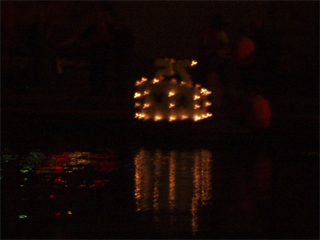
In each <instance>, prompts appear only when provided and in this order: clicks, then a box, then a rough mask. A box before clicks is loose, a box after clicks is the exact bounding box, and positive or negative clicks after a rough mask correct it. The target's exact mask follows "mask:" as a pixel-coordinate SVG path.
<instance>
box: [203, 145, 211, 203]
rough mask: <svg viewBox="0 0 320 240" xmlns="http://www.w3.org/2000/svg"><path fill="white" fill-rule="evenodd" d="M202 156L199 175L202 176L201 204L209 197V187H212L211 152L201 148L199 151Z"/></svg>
mask: <svg viewBox="0 0 320 240" xmlns="http://www.w3.org/2000/svg"><path fill="white" fill-rule="evenodd" d="M201 158H202V162H201V164H202V166H201V171H202V172H201V176H202V184H201V185H202V186H201V187H202V189H201V194H202V204H203V205H205V204H206V203H207V201H208V200H210V199H211V197H212V196H211V189H212V181H211V177H212V176H211V161H212V160H211V152H209V151H206V150H202V151H201Z"/></svg>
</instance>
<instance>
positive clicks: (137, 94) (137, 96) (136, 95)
mask: <svg viewBox="0 0 320 240" xmlns="http://www.w3.org/2000/svg"><path fill="white" fill-rule="evenodd" d="M141 96H142V95H141V93H138V92H136V93H135V94H134V98H139V97H141Z"/></svg>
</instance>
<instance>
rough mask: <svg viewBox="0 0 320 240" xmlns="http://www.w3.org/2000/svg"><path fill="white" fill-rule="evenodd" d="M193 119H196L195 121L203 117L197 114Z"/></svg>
mask: <svg viewBox="0 0 320 240" xmlns="http://www.w3.org/2000/svg"><path fill="white" fill-rule="evenodd" d="M193 119H194V121H199V120H201V119H202V118H201V116H198V115H195V116H194V117H193Z"/></svg>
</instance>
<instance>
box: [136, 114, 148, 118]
mask: <svg viewBox="0 0 320 240" xmlns="http://www.w3.org/2000/svg"><path fill="white" fill-rule="evenodd" d="M145 116H146V115H145V114H144V113H136V118H139V119H141V118H144V117H145Z"/></svg>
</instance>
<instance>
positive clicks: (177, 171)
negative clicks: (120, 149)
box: [134, 148, 271, 233]
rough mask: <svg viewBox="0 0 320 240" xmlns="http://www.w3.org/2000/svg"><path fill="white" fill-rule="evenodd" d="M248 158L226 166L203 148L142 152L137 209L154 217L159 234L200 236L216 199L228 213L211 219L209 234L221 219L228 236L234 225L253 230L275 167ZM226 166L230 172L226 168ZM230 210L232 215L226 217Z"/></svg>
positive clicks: (137, 163)
mask: <svg viewBox="0 0 320 240" xmlns="http://www.w3.org/2000/svg"><path fill="white" fill-rule="evenodd" d="M251 157H252V156H251ZM246 158H248V156H242V157H241V156H238V159H234V160H235V162H231V163H230V162H229V163H223V162H222V161H221V160H222V159H221V158H220V159H219V157H216V156H214V155H213V153H212V152H211V151H208V150H204V149H197V150H192V151H174V150H173V151H163V150H160V149H157V150H152V151H151V150H146V149H143V148H142V149H140V151H139V152H138V153H137V154H136V156H135V158H134V163H135V200H136V210H137V211H138V212H145V213H147V212H152V213H153V216H154V217H153V221H154V224H155V225H156V226H157V228H158V229H159V231H170V232H172V231H178V232H179V231H181V232H186V231H187V232H193V233H197V232H198V231H199V227H200V226H199V222H200V220H201V214H200V210H201V208H204V207H205V206H206V205H210V206H212V203H213V202H214V201H216V200H218V201H221V202H222V204H220V205H221V206H220V207H221V208H222V209H223V211H225V212H223V213H222V214H223V215H225V216H227V217H223V216H217V215H212V216H211V217H212V218H209V219H208V218H207V219H206V221H207V228H208V229H209V228H210V227H212V226H211V224H212V222H214V218H216V217H218V218H219V219H218V222H219V223H220V225H221V226H222V228H223V229H225V230H226V231H229V230H234V228H235V225H237V226H239V227H238V228H239V229H238V230H241V229H242V228H243V229H245V228H248V229H247V230H249V228H250V227H251V225H252V222H253V221H254V219H253V218H252V215H253V212H254V209H255V202H256V201H258V200H266V199H267V198H268V197H269V196H268V191H269V189H270V171H271V167H270V166H271V165H270V159H269V158H267V157H266V156H265V154H260V155H257V156H255V158H254V159H246ZM224 160H227V158H226V159H224ZM245 161H249V162H247V163H246V162H245ZM226 162H227V161H226ZM229 164H230V165H229ZM232 165H233V166H232ZM226 166H227V168H229V169H224V168H225V167H226ZM230 179H232V181H233V182H230ZM234 201H235V202H234ZM230 209H232V210H231V211H232V212H233V215H228V214H227V212H230ZM208 220H209V221H208ZM214 227H216V226H214ZM208 229H206V230H208ZM250 230H252V229H250Z"/></svg>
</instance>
